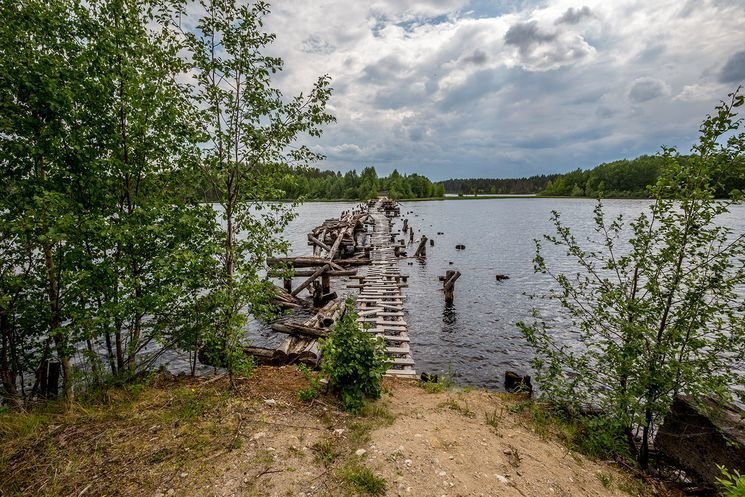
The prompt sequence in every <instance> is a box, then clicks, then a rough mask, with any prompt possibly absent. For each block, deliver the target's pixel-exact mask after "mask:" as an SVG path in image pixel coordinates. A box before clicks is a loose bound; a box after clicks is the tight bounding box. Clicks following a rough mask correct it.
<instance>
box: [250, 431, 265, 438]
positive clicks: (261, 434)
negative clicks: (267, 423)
mask: <svg viewBox="0 0 745 497" xmlns="http://www.w3.org/2000/svg"><path fill="white" fill-rule="evenodd" d="M265 436H266V433H265V432H263V431H260V432H258V433H256V434H254V436H252V437H251V440H260V439H262V438H264V437H265Z"/></svg>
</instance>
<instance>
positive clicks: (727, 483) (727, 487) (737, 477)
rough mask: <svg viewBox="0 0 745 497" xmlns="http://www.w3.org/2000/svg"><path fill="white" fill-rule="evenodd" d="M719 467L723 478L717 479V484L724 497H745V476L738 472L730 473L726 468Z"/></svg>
mask: <svg viewBox="0 0 745 497" xmlns="http://www.w3.org/2000/svg"><path fill="white" fill-rule="evenodd" d="M717 467H718V468H719V471H721V472H722V477H721V478H717V484H718V486H719V490H721V491H722V495H723V497H745V475H741V474H740V472H739V471H737V470H733V471H732V472H730V471H729V470H727V468H725V467H724V466H717Z"/></svg>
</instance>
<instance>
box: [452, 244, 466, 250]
mask: <svg viewBox="0 0 745 497" xmlns="http://www.w3.org/2000/svg"><path fill="white" fill-rule="evenodd" d="M455 250H466V246H465V245H463V244H462V243H459V244H458V245H456V246H455Z"/></svg>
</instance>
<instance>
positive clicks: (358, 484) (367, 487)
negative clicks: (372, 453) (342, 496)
mask: <svg viewBox="0 0 745 497" xmlns="http://www.w3.org/2000/svg"><path fill="white" fill-rule="evenodd" d="M339 476H340V478H341V479H342V481H344V482H345V483H347V484H348V485H350V486H351V487H353V488H354V489H355V490H357V491H358V492H362V493H364V494H367V495H374V496H379V495H385V488H386V482H385V479H384V478H382V477H380V476H378V475H376V474H375V473H374V472H373V471H372V470H371V469H370V468H368V467H366V466H363V465H361V464H358V463H357V464H350V465H348V466H345V467H344V468H342V469H341V471H340V475H339Z"/></svg>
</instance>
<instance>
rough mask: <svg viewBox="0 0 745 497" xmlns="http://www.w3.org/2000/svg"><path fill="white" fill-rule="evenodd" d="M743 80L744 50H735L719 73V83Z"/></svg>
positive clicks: (744, 70) (744, 73) (744, 69)
mask: <svg viewBox="0 0 745 497" xmlns="http://www.w3.org/2000/svg"><path fill="white" fill-rule="evenodd" d="M744 80H745V50H741V51H740V52H736V53H735V54H733V55H732V57H730V58H729V59H728V60H727V63H726V64H724V67H722V72H720V73H719V82H720V83H740V82H742V81H744Z"/></svg>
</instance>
